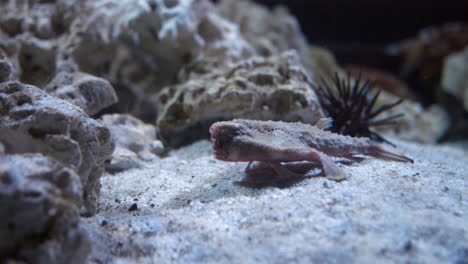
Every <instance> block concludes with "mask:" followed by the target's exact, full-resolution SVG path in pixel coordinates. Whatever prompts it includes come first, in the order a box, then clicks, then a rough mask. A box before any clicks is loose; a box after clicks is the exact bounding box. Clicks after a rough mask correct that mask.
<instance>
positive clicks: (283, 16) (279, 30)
mask: <svg viewBox="0 0 468 264" xmlns="http://www.w3.org/2000/svg"><path fill="white" fill-rule="evenodd" d="M218 7H219V9H220V11H221V14H222V15H223V16H224V17H226V18H227V19H229V20H230V21H232V22H234V23H236V24H237V25H239V30H240V32H241V33H242V36H244V38H245V39H246V40H247V41H248V42H249V43H252V45H253V46H254V48H255V50H256V51H257V54H259V55H262V56H271V55H277V54H280V53H281V52H284V51H287V50H290V49H294V50H296V51H297V52H298V53H299V54H300V55H301V58H302V57H303V56H304V55H305V53H307V41H306V39H305V37H304V35H303V34H302V32H301V28H300V26H299V22H298V21H297V19H296V18H295V17H294V16H293V15H291V13H289V11H288V9H287V8H285V7H283V6H276V7H275V8H273V10H271V11H270V10H268V8H266V7H264V6H262V5H259V4H256V3H254V2H253V1H249V0H239V1H231V0H222V1H220V3H219V5H218Z"/></svg>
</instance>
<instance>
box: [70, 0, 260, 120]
mask: <svg viewBox="0 0 468 264" xmlns="http://www.w3.org/2000/svg"><path fill="white" fill-rule="evenodd" d="M84 6H85V7H84V12H82V14H83V15H84V16H86V17H84V18H83V20H86V19H87V18H88V17H89V21H88V22H87V24H85V25H83V26H81V28H80V29H79V30H81V31H83V33H84V34H79V35H73V36H71V40H70V43H71V45H72V46H73V48H69V49H68V50H69V51H68V53H69V54H70V55H71V57H72V58H74V59H75V61H76V62H77V64H78V66H79V69H80V70H81V71H84V72H88V73H91V74H94V75H97V76H106V78H108V80H109V81H110V82H111V83H112V85H113V86H114V87H115V88H116V89H117V92H118V93H120V94H119V97H120V98H123V99H124V100H125V101H122V102H121V103H120V110H123V111H125V112H131V113H133V114H137V115H139V116H141V117H144V118H145V119H147V120H149V119H154V116H155V109H154V108H152V105H151V103H148V102H147V100H146V99H147V98H148V96H147V95H148V94H151V93H154V92H157V91H159V90H160V89H161V88H163V87H164V86H165V85H169V84H171V83H173V81H174V80H175V78H176V76H177V73H178V72H179V70H180V69H181V68H182V67H183V66H184V65H185V64H187V63H189V62H191V61H193V60H195V59H197V58H198V57H200V56H208V57H211V58H214V59H216V60H217V61H219V62H220V63H222V64H224V63H231V62H236V61H238V60H240V59H243V58H246V57H248V56H250V55H251V54H253V52H254V50H253V48H252V47H251V46H250V44H248V43H247V42H246V41H245V40H244V39H243V38H242V36H241V35H240V33H239V32H238V29H237V27H236V26H235V25H234V24H233V23H230V22H228V21H227V20H225V19H224V18H222V17H220V16H219V15H218V14H217V13H216V12H215V10H214V6H213V5H212V4H211V3H210V2H209V1H207V0H201V1H193V0H181V1H163V0H154V1H153V0H139V1H128V0H126V1H110V0H99V1H86V4H85V5H84ZM85 14H86V15H85ZM88 14H91V15H88ZM120 95H121V96H120Z"/></svg>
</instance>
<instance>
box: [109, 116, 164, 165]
mask: <svg viewBox="0 0 468 264" xmlns="http://www.w3.org/2000/svg"><path fill="white" fill-rule="evenodd" d="M102 121H103V123H104V124H105V125H106V126H107V127H108V128H109V130H110V132H111V135H112V136H113V137H114V138H115V139H116V149H115V151H114V153H113V154H112V157H111V158H110V161H109V162H108V163H107V164H106V169H107V170H108V171H111V172H114V171H122V170H127V169H131V168H141V167H143V166H144V164H145V162H149V161H152V160H154V159H157V157H158V155H161V154H162V153H163V151H164V145H163V143H162V142H161V141H159V140H157V139H156V128H155V127H154V126H153V125H150V124H145V123H143V122H142V121H141V120H139V119H137V118H135V117H133V116H131V115H126V114H112V115H103V116H102Z"/></svg>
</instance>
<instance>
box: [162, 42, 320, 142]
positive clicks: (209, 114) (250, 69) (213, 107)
mask: <svg viewBox="0 0 468 264" xmlns="http://www.w3.org/2000/svg"><path fill="white" fill-rule="evenodd" d="M203 66H204V65H203V64H202V66H201V68H203ZM197 72H201V74H197ZM205 72H206V71H205V70H204V69H198V68H197V67H194V68H193V69H192V72H190V73H187V76H186V78H188V79H187V81H184V82H181V83H180V84H178V85H174V86H170V87H167V88H165V89H164V90H162V91H161V92H160V93H159V94H158V96H157V99H156V100H157V101H158V102H159V103H160V111H159V113H160V114H159V118H158V121H157V124H158V127H159V129H160V130H161V133H162V134H163V137H164V136H166V137H167V136H169V135H170V136H171V138H167V139H168V141H169V144H175V145H178V144H179V143H182V142H185V143H186V142H188V141H191V140H193V139H195V138H197V137H202V136H205V137H207V136H208V135H205V134H203V135H197V134H196V133H197V132H195V131H203V132H206V133H207V131H208V129H200V126H201V127H202V128H203V127H206V128H208V126H209V125H211V123H212V122H213V121H216V120H223V119H232V118H248V119H258V120H285V121H302V122H306V123H314V122H316V121H317V120H318V119H319V118H321V117H323V113H322V111H321V108H320V107H319V103H318V101H317V98H316V95H315V93H314V92H313V91H312V89H311V88H310V85H309V81H310V77H309V76H308V74H307V71H306V70H305V69H304V67H303V66H302V65H301V63H300V60H299V58H298V56H297V54H296V52H294V51H289V52H284V53H282V54H281V55H278V56H274V57H271V58H261V57H254V58H252V59H249V60H245V61H242V62H240V63H238V64H235V65H232V66H231V67H227V68H221V69H217V70H216V69H215V68H214V70H212V71H208V72H207V73H205ZM194 127H197V129H193V130H191V129H192V128H194ZM189 131H190V132H189ZM184 134H185V135H189V136H190V138H187V137H185V138H184ZM176 140H178V141H176Z"/></svg>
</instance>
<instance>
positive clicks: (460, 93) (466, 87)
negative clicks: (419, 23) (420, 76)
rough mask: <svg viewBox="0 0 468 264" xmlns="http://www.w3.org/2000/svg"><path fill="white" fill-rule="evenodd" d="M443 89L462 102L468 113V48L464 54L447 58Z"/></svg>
mask: <svg viewBox="0 0 468 264" xmlns="http://www.w3.org/2000/svg"><path fill="white" fill-rule="evenodd" d="M442 88H443V89H444V91H446V92H447V93H449V94H451V95H453V96H455V97H456V98H458V99H459V100H460V101H462V102H463V106H464V108H465V110H466V111H468V46H467V48H465V50H464V51H463V52H458V53H454V54H452V55H450V56H448V57H447V58H446V60H445V64H444V71H443V74H442Z"/></svg>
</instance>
